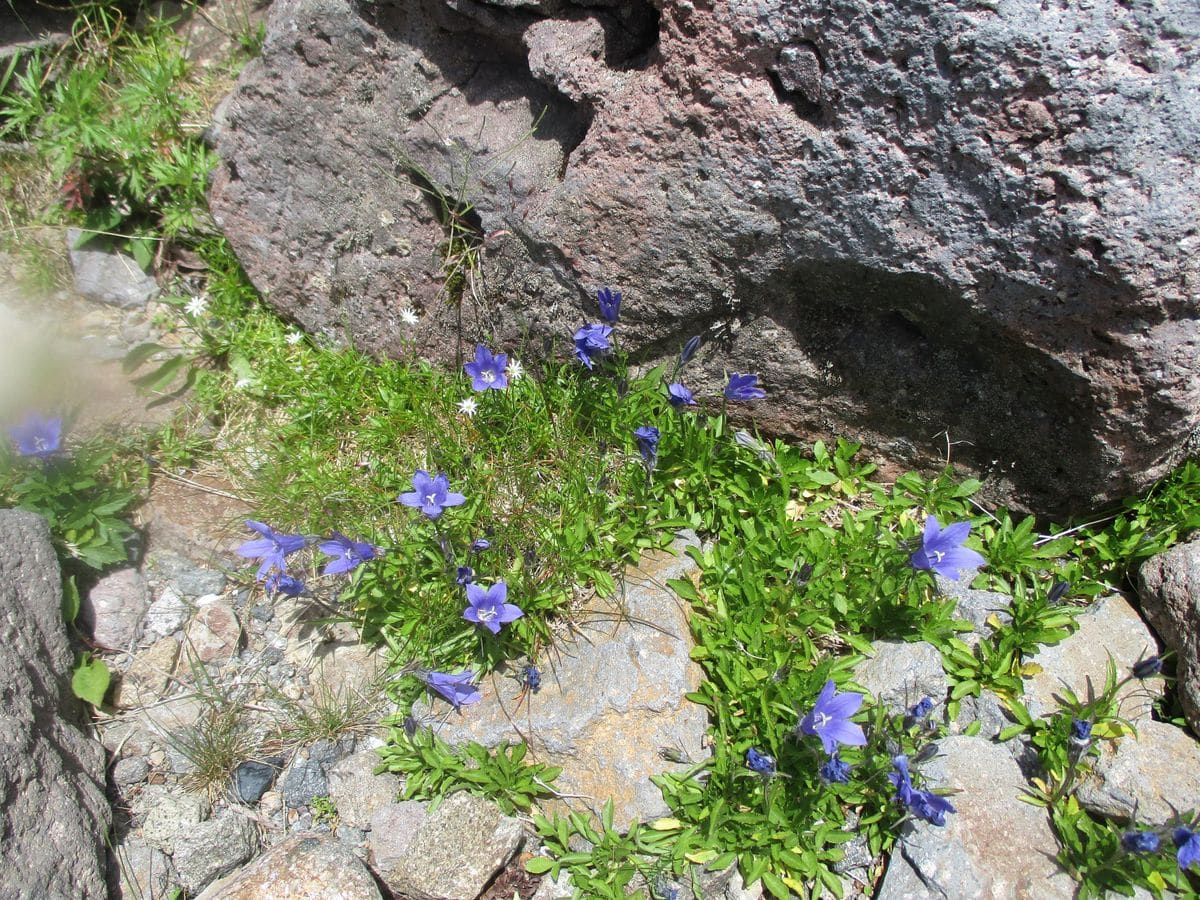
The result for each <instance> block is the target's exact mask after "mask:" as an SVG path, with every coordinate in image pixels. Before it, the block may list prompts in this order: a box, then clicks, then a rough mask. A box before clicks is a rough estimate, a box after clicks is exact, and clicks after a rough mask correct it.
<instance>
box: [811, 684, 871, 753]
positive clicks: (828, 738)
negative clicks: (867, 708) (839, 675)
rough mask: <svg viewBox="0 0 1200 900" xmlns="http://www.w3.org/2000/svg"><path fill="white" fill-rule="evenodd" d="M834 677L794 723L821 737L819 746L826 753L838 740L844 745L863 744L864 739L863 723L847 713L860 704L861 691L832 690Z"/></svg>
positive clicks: (853, 710) (856, 710) (851, 712)
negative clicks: (797, 721)
mask: <svg viewBox="0 0 1200 900" xmlns="http://www.w3.org/2000/svg"><path fill="white" fill-rule="evenodd" d="M834 690H835V687H834V684H833V680H832V679H830V680H829V681H826V682H825V687H823V688H821V693H820V695H819V696H818V697H817V702H816V704H815V705H814V706H813V708H812V712H810V713H809V714H808V715H807V716H805V717H804V718H803V719H801V720H800V724H799V726H797V727H798V728H799V729H800V731H801V732H803V733H804V734H811V735H815V736H816V737H819V738H820V739H821V746H823V747H824V748H825V753H826V755H828V756H833V754H834V753H835V752H837V748H838V744H845V745H846V746H847V747H862V746H864V745H865V744H866V743H867V736H866V735H865V734H863V730H862V726H861V725H855V724H854V723H853V722H851V721H850V717H851V716H852V715H854V714H855V713H856V712H858V709H859V707H860V706H862V702H863V695H862V694H849V693H847V694H836V695H835V694H834Z"/></svg>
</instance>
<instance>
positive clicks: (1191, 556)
mask: <svg viewBox="0 0 1200 900" xmlns="http://www.w3.org/2000/svg"><path fill="white" fill-rule="evenodd" d="M1138 578H1139V580H1140V582H1141V584H1140V587H1141V591H1140V596H1141V601H1142V613H1143V614H1144V615H1145V616H1146V618H1147V620H1149V622H1150V624H1151V625H1153V626H1154V630H1155V631H1157V632H1158V634H1159V635H1160V636H1161V637H1162V640H1163V643H1164V644H1165V645H1166V646H1167V649H1169V650H1171V651H1172V652H1173V653H1174V654H1175V655H1176V659H1177V660H1178V666H1179V671H1178V676H1179V683H1178V690H1179V700H1180V702H1181V703H1182V705H1183V712H1184V715H1185V716H1187V721H1188V724H1189V725H1191V726H1192V731H1193V732H1195V733H1196V734H1198V735H1200V539H1195V540H1191V541H1189V542H1188V543H1186V544H1176V545H1175V546H1174V547H1172V548H1171V549H1170V550H1168V551H1167V552H1166V553H1160V554H1159V555H1158V556H1155V557H1154V558H1153V559H1150V560H1147V561H1146V562H1145V563H1144V564H1143V565H1142V568H1141V569H1140V570H1139V572H1138Z"/></svg>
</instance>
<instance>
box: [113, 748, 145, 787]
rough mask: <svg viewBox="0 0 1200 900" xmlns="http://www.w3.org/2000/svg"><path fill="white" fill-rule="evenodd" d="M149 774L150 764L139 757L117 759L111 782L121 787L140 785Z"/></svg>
mask: <svg viewBox="0 0 1200 900" xmlns="http://www.w3.org/2000/svg"><path fill="white" fill-rule="evenodd" d="M149 774H150V764H149V763H147V762H146V760H145V758H144V757H141V756H127V757H125V758H124V759H118V760H117V762H116V765H114V766H113V770H112V776H113V781H114V782H116V783H117V784H119V785H122V786H126V787H127V786H129V785H131V784H141V783H142V782H143V781H145V780H146V776H147V775H149Z"/></svg>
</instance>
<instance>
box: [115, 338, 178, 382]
mask: <svg viewBox="0 0 1200 900" xmlns="http://www.w3.org/2000/svg"><path fill="white" fill-rule="evenodd" d="M166 349H167V348H166V347H164V346H163V345H162V344H156V343H154V342H153V341H147V342H146V343H144V344H138V345H137V346H136V347H134V348H133V349H132V350H130V351H129V352H128V353H126V354H125V358H124V359H123V360H121V371H122V372H124V373H125V374H126V375H128V374H129V373H130V372H132V371H134V370H135V369H139V368H141V366H142V364H143V363H145V362H146V360H148V359H149V358H150V357H152V356H153V355H154V354H155V353H161V352H163V351H164V350H166Z"/></svg>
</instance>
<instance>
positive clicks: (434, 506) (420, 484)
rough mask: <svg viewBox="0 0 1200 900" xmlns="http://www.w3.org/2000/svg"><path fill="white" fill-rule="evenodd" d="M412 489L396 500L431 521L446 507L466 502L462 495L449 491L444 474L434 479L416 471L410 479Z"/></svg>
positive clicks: (427, 474) (422, 470) (420, 470)
mask: <svg viewBox="0 0 1200 900" xmlns="http://www.w3.org/2000/svg"><path fill="white" fill-rule="evenodd" d="M412 484H413V489H412V490H411V491H410V492H409V493H407V494H401V495H400V496H399V497H397V498H396V499H397V500H399V501H400V502H401V503H403V504H404V505H405V506H411V507H412V508H413V509H419V510H420V511H421V512H423V513H424V514H425V515H426V516H428V517H429V518H431V519H436V518H437V517H438V516H440V515H441V514H442V512H443V511H444V510H445V509H446V507H448V506H461V505H462V504H463V503H466V502H467V498H466V497H464V496H463V495H462V494H456V493H454V492H453V491H451V490H450V479H449V478H447V477H446V475H445V473H444V472H440V473H438V476H437V477H436V478H430V477H429V473H428V472H426V471H425V470H424V469H417V472H416V474H415V475H413V479H412Z"/></svg>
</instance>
